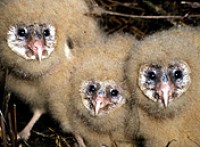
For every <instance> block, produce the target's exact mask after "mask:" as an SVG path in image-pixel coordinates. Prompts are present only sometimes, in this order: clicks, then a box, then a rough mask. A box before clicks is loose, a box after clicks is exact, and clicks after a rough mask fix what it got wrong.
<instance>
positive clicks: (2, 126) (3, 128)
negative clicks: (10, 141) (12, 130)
mask: <svg viewBox="0 0 200 147" xmlns="http://www.w3.org/2000/svg"><path fill="white" fill-rule="evenodd" d="M0 119H1V133H2V139H3V147H7V139H6V130H5V124H4V118H3V115H2V113H1V114H0Z"/></svg>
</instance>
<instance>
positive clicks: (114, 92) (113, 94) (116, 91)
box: [110, 89, 119, 97]
mask: <svg viewBox="0 0 200 147" xmlns="http://www.w3.org/2000/svg"><path fill="white" fill-rule="evenodd" d="M118 94H119V91H118V90H116V89H112V90H111V91H110V95H111V96H112V97H116V96H117V95H118Z"/></svg>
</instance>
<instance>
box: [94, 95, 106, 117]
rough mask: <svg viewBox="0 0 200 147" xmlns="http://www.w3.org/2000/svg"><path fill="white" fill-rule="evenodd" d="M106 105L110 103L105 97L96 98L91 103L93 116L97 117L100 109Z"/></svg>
mask: <svg viewBox="0 0 200 147" xmlns="http://www.w3.org/2000/svg"><path fill="white" fill-rule="evenodd" d="M108 104H110V101H109V100H108V99H107V98H106V97H102V96H98V97H97V98H96V99H95V100H94V101H93V106H94V112H95V115H98V114H99V111H100V109H101V108H103V107H105V106H107V105H108Z"/></svg>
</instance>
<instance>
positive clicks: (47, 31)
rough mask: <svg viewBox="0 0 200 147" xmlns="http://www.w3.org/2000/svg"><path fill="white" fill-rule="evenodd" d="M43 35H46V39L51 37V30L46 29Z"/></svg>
mask: <svg viewBox="0 0 200 147" xmlns="http://www.w3.org/2000/svg"><path fill="white" fill-rule="evenodd" d="M43 35H44V36H45V37H47V36H49V35H50V31H49V29H45V30H44V31H43Z"/></svg>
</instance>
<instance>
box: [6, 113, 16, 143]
mask: <svg viewBox="0 0 200 147" xmlns="http://www.w3.org/2000/svg"><path fill="white" fill-rule="evenodd" d="M8 121H9V134H10V138H11V144H12V146H13V147H15V134H14V132H13V125H12V117H11V113H10V112H9V113H8Z"/></svg>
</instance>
